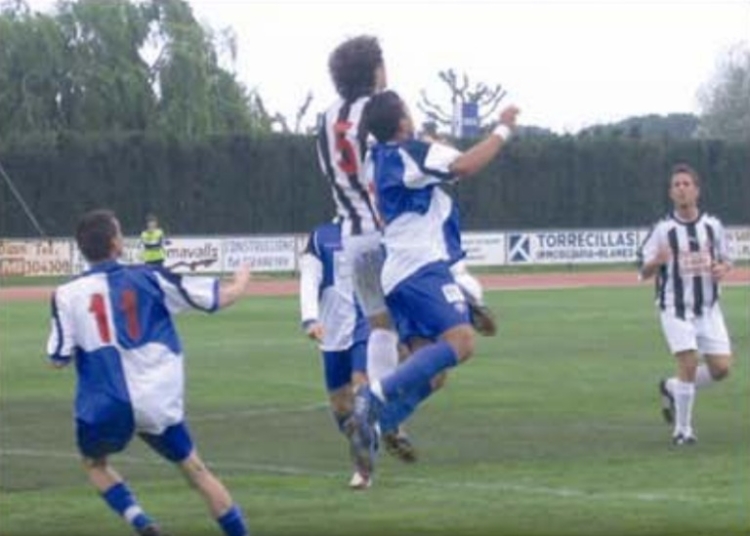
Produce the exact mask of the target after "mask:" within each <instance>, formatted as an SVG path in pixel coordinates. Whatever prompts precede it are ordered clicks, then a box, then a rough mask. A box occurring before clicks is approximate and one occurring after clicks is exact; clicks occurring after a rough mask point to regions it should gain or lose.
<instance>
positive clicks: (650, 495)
mask: <svg viewBox="0 0 750 536" xmlns="http://www.w3.org/2000/svg"><path fill="white" fill-rule="evenodd" d="M2 456H18V457H29V458H52V459H64V460H79V459H80V456H78V455H77V454H74V453H71V452H56V451H44V450H35V449H2V450H0V457H2ZM115 462H120V463H133V464H139V465H164V464H165V462H163V461H161V460H157V459H153V460H149V459H145V458H139V457H137V456H130V455H127V454H120V455H117V458H116V459H115ZM207 464H208V465H209V466H210V467H212V468H215V469H225V470H233V469H234V470H236V469H240V470H246V471H256V472H259V473H270V474H278V475H288V476H310V477H317V478H330V479H337V480H341V481H342V482H343V481H345V480H346V479H347V477H348V474H347V473H343V472H337V471H325V470H322V469H321V470H318V469H310V468H305V467H295V466H287V465H274V464H263V463H253V462H243V461H226V462H207ZM385 478H386V479H387V480H389V481H391V482H400V483H403V484H409V485H418V486H424V487H427V488H443V489H466V490H475V491H488V492H490V491H491V492H510V493H523V494H526V495H546V496H550V497H558V498H561V499H585V500H604V501H611V500H615V499H616V500H628V501H635V502H649V503H653V502H674V503H701V504H705V503H711V504H731V501H727V500H724V499H718V498H708V497H694V496H689V495H684V494H679V493H678V494H675V493H671V492H631V493H626V492H622V493H597V492H590V491H583V490H579V489H574V488H566V487H562V488H556V487H549V486H533V485H526V484H514V483H512V482H500V481H496V482H472V481H469V480H466V481H461V482H451V481H445V480H434V479H429V478H421V477H403V476H386V477H385Z"/></svg>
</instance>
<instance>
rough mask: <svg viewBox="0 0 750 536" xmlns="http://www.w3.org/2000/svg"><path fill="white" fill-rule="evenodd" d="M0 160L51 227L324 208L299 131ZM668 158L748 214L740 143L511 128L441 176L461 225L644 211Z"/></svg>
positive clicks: (33, 144)
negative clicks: (488, 154) (522, 133)
mask: <svg viewBox="0 0 750 536" xmlns="http://www.w3.org/2000/svg"><path fill="white" fill-rule="evenodd" d="M0 161H2V163H3V164H4V167H5V169H6V171H7V172H8V174H9V175H10V176H11V177H12V178H13V180H14V182H15V184H16V186H17V187H18V189H19V190H20V192H21V193H22V195H23V197H24V199H25V200H26V202H27V203H28V204H29V205H30V207H31V209H32V211H33V212H34V214H35V215H36V217H37V218H38V219H39V221H40V223H41V225H42V226H43V227H44V229H45V230H46V231H47V233H48V234H49V235H53V236H54V235H69V234H70V233H71V232H72V229H73V228H74V225H75V221H76V219H77V217H78V216H79V215H80V214H81V213H82V212H83V211H85V210H87V209H91V208H94V207H100V206H107V207H111V208H114V209H115V210H116V211H117V212H118V214H119V215H120V217H121V220H122V222H123V226H124V227H125V230H126V232H129V233H135V232H137V231H138V230H139V229H140V227H141V224H142V221H143V217H144V215H145V214H146V213H147V212H155V213H157V214H158V215H159V216H160V218H161V219H162V220H163V222H164V224H165V226H166V227H167V228H168V230H169V231H170V232H171V233H179V234H215V233H224V234H235V233H287V232H304V231H306V230H307V229H309V228H310V227H312V226H313V225H315V224H316V223H318V222H320V221H323V220H325V219H328V218H330V217H331V216H332V213H333V204H332V202H331V198H330V193H329V188H328V185H327V181H326V179H325V177H323V176H322V175H321V173H320V171H319V170H318V163H317V159H316V155H315V148H314V142H313V139H312V138H310V137H302V136H283V135H274V136H270V137H257V138H252V137H246V136H242V137H226V136H223V137H215V138H209V139H205V140H201V141H198V142H195V141H182V140H177V139H164V138H163V137H149V136H147V135H143V134H130V135H128V134H122V135H111V134H110V135H106V136H105V135H102V136H96V135H86V136H80V135H70V134H67V135H65V134H63V135H58V136H44V137H36V138H24V139H23V140H18V141H15V142H13V144H10V145H6V146H3V147H0ZM677 161H686V162H688V163H690V164H692V165H693V166H694V167H696V168H697V169H698V171H699V172H700V173H701V174H702V176H703V205H704V207H705V208H706V209H707V210H709V211H712V212H715V213H717V214H718V215H719V216H720V217H721V218H722V219H723V220H724V221H725V222H726V223H730V224H731V223H734V224H739V223H750V148H748V147H745V146H740V145H726V144H722V143H719V142H698V141H695V142H679V143H677V142H646V141H635V140H617V139H603V140H585V139H577V138H574V137H560V138H548V139H518V140H515V141H514V142H512V143H511V144H510V145H509V146H508V147H507V148H506V151H505V152H504V154H503V155H502V157H501V158H499V159H497V160H496V161H495V162H493V164H492V165H491V166H490V167H489V168H488V169H486V170H485V171H484V172H483V173H481V174H480V175H478V176H476V177H471V178H470V179H468V180H466V181H464V182H462V183H461V184H460V185H457V186H454V187H452V188H451V189H452V190H453V191H454V192H455V194H456V196H457V197H458V199H459V202H460V205H461V209H462V214H463V223H464V227H465V228H467V229H510V228H549V227H558V228H559V227H569V228H572V227H610V226H612V227H617V226H631V225H646V224H648V223H649V222H651V221H652V220H654V219H655V218H657V217H659V216H660V215H661V214H663V213H664V212H665V211H666V209H667V207H668V203H667V197H666V179H667V175H668V170H669V168H670V167H671V165H672V164H673V163H675V162H677ZM0 209H1V212H2V214H1V215H0V236H33V235H34V229H33V227H32V226H31V224H30V223H29V221H28V219H27V218H26V217H25V216H24V214H23V212H22V210H21V207H20V205H19V204H18V202H17V201H16V200H15V199H14V198H13V197H12V196H11V195H10V190H9V189H8V188H7V186H6V185H4V184H3V185H2V186H0Z"/></svg>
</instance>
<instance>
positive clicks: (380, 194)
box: [353, 91, 518, 471]
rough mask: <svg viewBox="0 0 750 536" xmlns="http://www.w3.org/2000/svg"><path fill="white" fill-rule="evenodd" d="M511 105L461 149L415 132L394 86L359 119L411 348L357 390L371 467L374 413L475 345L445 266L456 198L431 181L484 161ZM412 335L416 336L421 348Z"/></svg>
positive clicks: (393, 300) (386, 278) (390, 281)
mask: <svg viewBox="0 0 750 536" xmlns="http://www.w3.org/2000/svg"><path fill="white" fill-rule="evenodd" d="M517 114H518V109H517V108H515V107H512V106H511V107H508V108H506V109H504V110H503V111H502V112H501V114H500V124H499V126H498V127H497V128H496V129H495V130H494V131H493V133H492V134H490V135H489V136H488V137H487V138H485V139H484V140H482V141H480V142H478V143H477V144H475V145H474V146H472V147H471V148H470V149H468V150H467V151H466V152H464V153H461V152H460V151H458V150H456V149H453V148H451V147H448V146H444V145H441V144H436V143H433V144H430V143H426V142H423V141H420V140H416V139H414V137H413V136H414V127H413V124H412V121H411V118H410V116H409V113H408V111H407V109H406V106H405V104H404V103H403V101H402V100H401V98H400V97H399V96H398V95H397V94H396V93H394V92H392V91H386V92H383V93H380V94H378V95H374V96H373V97H372V98H371V99H370V102H369V103H368V105H367V108H366V110H365V118H364V124H365V125H366V127H367V129H368V131H369V132H370V133H371V134H372V135H373V136H374V137H375V138H376V139H377V142H378V143H377V144H376V145H375V146H373V147H372V149H371V157H372V164H373V178H374V184H375V191H376V198H377V202H378V208H379V212H380V214H381V216H382V218H383V221H384V224H385V229H384V231H383V245H384V247H385V251H386V256H385V264H384V266H383V271H382V276H381V279H382V283H383V290H384V291H385V297H386V303H387V304H388V308H389V310H390V313H391V315H392V317H393V319H394V323H395V325H396V327H397V329H398V332H399V335H400V337H401V340H402V342H404V343H406V344H409V345H412V350H413V353H412V355H411V357H409V359H407V360H406V361H404V362H403V363H401V364H400V365H399V366H398V367H397V368H396V370H395V371H394V372H393V373H391V374H389V375H387V376H385V377H384V378H382V379H381V380H379V381H374V382H371V383H370V385H369V387H368V386H363V387H360V388H359V389H358V391H357V394H356V395H355V404H354V421H355V423H356V426H355V429H354V431H355V433H354V436H353V444H354V446H355V449H356V451H357V457H358V459H359V464H360V465H361V466H364V467H367V468H368V469H369V470H370V471H372V469H373V465H374V457H375V450H374V447H375V445H376V442H377V440H376V435H375V429H374V427H373V424H374V422H375V421H376V420H377V418H378V416H379V414H380V413H381V412H382V411H383V410H384V409H385V408H386V407H387V405H390V404H394V403H398V402H399V400H400V399H402V398H403V397H405V396H409V395H410V394H411V393H414V392H421V393H423V394H424V397H427V396H429V394H430V393H431V389H430V386H431V382H432V381H433V378H435V377H436V376H439V375H440V374H441V373H443V372H444V371H447V370H448V369H449V368H451V367H454V366H456V365H458V364H459V363H460V362H463V361H466V360H467V359H469V357H471V355H472V354H473V351H474V331H473V329H472V327H471V324H470V321H469V315H468V306H467V304H466V300H465V297H464V294H463V292H462V291H461V289H460V288H459V287H458V285H457V284H456V282H455V279H454V277H453V275H452V274H451V271H450V267H449V265H448V257H449V255H448V252H447V246H446V241H445V235H444V233H443V225H444V222H445V217H446V215H447V214H448V213H449V212H450V203H451V202H452V201H451V199H450V197H449V196H448V195H447V194H446V193H445V192H443V191H442V190H441V189H440V188H438V187H437V185H438V184H439V183H441V182H443V181H451V180H455V179H457V178H463V177H466V176H469V175H472V174H474V173H476V172H478V171H479V170H481V169H482V168H483V167H485V166H486V165H487V164H489V163H490V162H491V161H492V159H493V158H494V157H495V156H496V155H497V154H498V153H499V152H500V149H501V147H502V146H503V145H504V143H505V141H506V140H507V138H508V137H509V136H510V133H511V131H512V129H513V128H514V127H515V123H516V116H517ZM415 341H420V343H419V347H418V348H417V347H416V346H414V345H413V343H414V342H415ZM425 342H426V344H425Z"/></svg>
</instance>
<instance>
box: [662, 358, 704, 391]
mask: <svg viewBox="0 0 750 536" xmlns="http://www.w3.org/2000/svg"><path fill="white" fill-rule="evenodd" d="M676 382H677V378H676V377H674V376H673V377H671V378H669V379H668V380H667V382H666V387H667V391H669V392H670V393H672V394H673V395H674V388H675V384H676ZM715 382H716V380H714V377H713V376H711V371H710V370H709V369H708V365H698V368H697V369H695V388H696V389H701V388H703V387H708V386H709V385H711V384H712V383H715Z"/></svg>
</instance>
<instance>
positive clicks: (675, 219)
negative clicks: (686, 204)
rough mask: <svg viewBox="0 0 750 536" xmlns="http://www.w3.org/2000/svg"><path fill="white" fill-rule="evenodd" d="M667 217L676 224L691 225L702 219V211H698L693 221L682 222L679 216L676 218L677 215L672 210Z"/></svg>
mask: <svg viewBox="0 0 750 536" xmlns="http://www.w3.org/2000/svg"><path fill="white" fill-rule="evenodd" d="M669 217H670V218H672V219H673V220H674V221H676V222H677V223H679V224H680V225H691V224H693V223H696V222H697V221H698V220H700V219H701V218H702V217H703V211H702V210H700V209H699V210H698V215H697V216H696V217H695V219H694V220H683V219H681V218H680V217H679V216H677V213H676V212H675V211H674V210H673V211H671V212H670V213H669Z"/></svg>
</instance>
